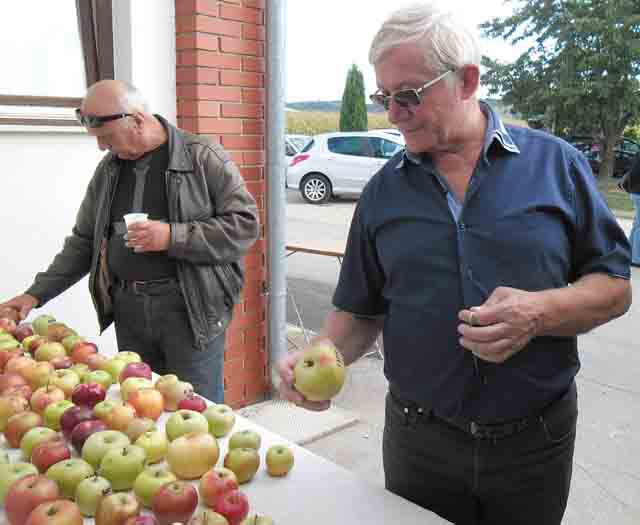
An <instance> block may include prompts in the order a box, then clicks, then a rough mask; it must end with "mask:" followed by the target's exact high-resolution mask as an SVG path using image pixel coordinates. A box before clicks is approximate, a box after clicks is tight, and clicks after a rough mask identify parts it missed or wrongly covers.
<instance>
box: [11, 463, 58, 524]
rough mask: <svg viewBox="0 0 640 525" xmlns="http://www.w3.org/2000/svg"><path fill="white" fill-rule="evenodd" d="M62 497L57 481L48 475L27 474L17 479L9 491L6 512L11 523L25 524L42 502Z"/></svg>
mask: <svg viewBox="0 0 640 525" xmlns="http://www.w3.org/2000/svg"><path fill="white" fill-rule="evenodd" d="M59 498H60V490H59V489H58V485H57V484H56V482H55V481H53V480H50V479H49V478H47V477H46V476H36V475H31V476H25V477H24V478H21V479H19V480H18V481H16V482H15V483H14V484H13V485H11V487H10V488H9V492H7V498H6V500H7V504H6V506H5V509H4V510H5V513H6V515H7V520H8V522H9V525H23V524H24V522H25V521H27V518H28V517H29V514H30V513H31V511H32V510H33V509H35V508H36V507H37V506H38V505H40V504H41V503H46V502H47V501H55V500H57V499H59Z"/></svg>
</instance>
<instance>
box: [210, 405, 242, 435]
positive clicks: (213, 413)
mask: <svg viewBox="0 0 640 525" xmlns="http://www.w3.org/2000/svg"><path fill="white" fill-rule="evenodd" d="M202 415H203V416H204V417H205V418H207V421H208V422H209V432H210V433H211V434H213V435H214V436H215V437H217V438H221V437H225V436H226V435H227V434H228V433H229V432H231V429H232V428H233V425H234V424H235V422H236V416H235V414H234V413H233V409H232V408H231V407H230V406H228V405H216V404H214V405H210V406H209V407H207V409H206V410H205V411H204V412H203V413H202Z"/></svg>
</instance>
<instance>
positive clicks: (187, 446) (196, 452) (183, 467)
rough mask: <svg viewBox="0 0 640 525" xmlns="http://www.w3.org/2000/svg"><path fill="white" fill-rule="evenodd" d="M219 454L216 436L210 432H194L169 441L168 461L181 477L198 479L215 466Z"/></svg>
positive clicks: (172, 470)
mask: <svg viewBox="0 0 640 525" xmlns="http://www.w3.org/2000/svg"><path fill="white" fill-rule="evenodd" d="M219 456H220V450H219V448H218V442H217V441H216V438H214V437H213V436H212V435H211V434H209V433H208V432H192V433H190V434H185V435H184V436H180V437H179V438H176V439H174V440H173V441H171V442H170V443H169V449H168V450H167V463H168V464H169V468H170V469H171V472H173V473H174V474H175V475H176V476H178V477H179V478H180V479H197V478H200V477H201V476H202V475H203V474H204V473H205V472H206V471H207V470H209V469H210V468H212V467H213V466H215V464H216V462H217V461H218V457H219Z"/></svg>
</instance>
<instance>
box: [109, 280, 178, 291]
mask: <svg viewBox="0 0 640 525" xmlns="http://www.w3.org/2000/svg"><path fill="white" fill-rule="evenodd" d="M177 283H178V279H176V278H175V277H167V278H166V279H153V280H151V281H125V280H122V279H117V280H116V282H115V285H116V286H117V287H118V288H121V289H122V290H127V291H129V292H133V293H145V292H148V291H151V290H153V289H154V288H158V287H162V286H166V285H169V284H177Z"/></svg>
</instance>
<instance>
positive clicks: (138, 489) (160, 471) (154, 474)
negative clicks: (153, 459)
mask: <svg viewBox="0 0 640 525" xmlns="http://www.w3.org/2000/svg"><path fill="white" fill-rule="evenodd" d="M176 479H177V478H176V477H175V475H174V474H173V473H172V472H171V471H169V470H167V469H166V468H165V467H163V466H161V465H155V466H152V467H148V468H146V469H145V470H143V471H142V472H141V473H140V474H139V475H138V477H137V478H136V480H135V482H134V484H133V492H134V494H135V495H136V496H137V497H138V499H139V500H140V503H142V505H144V506H145V507H147V508H151V501H152V499H153V496H155V494H156V492H158V490H160V488H161V487H163V486H164V485H166V484H167V483H171V482H172V481H176Z"/></svg>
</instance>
